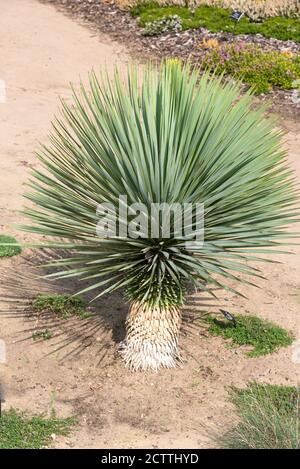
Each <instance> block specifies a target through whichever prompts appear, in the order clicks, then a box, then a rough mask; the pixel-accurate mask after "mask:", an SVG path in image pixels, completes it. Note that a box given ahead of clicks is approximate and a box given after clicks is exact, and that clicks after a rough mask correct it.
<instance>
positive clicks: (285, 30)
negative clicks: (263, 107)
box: [131, 2, 300, 42]
mask: <svg viewBox="0 0 300 469" xmlns="http://www.w3.org/2000/svg"><path fill="white" fill-rule="evenodd" d="M131 13H132V15H133V16H137V17H139V24H140V26H143V27H144V26H145V25H146V23H149V22H151V21H155V20H158V19H161V18H163V17H164V16H166V15H178V16H179V17H180V18H181V19H182V29H183V30H186V29H192V28H200V27H202V28H206V29H209V30H210V31H211V32H218V31H226V32H230V33H233V34H257V33H259V34H262V35H263V36H265V37H274V38H277V39H281V40H283V41H287V40H292V41H296V42H300V21H299V20H298V19H292V18H284V17H279V16H278V17H272V18H267V19H266V20H265V21H263V22H261V23H254V22H251V21H250V20H249V18H247V17H243V18H242V19H241V20H240V21H239V22H238V23H236V22H234V21H233V20H231V19H230V14H231V10H228V9H224V8H215V7H210V6H200V7H198V8H196V10H195V14H194V15H192V14H191V12H190V11H189V9H188V8H186V7H176V6H167V7H161V6H158V5H157V4H156V3H153V2H151V3H147V4H141V5H138V6H136V7H133V8H132V9H131Z"/></svg>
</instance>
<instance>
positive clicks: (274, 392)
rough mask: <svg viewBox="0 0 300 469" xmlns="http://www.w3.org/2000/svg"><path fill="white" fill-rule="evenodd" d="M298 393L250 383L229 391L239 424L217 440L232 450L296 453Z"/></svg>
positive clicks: (299, 441) (299, 444)
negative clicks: (271, 450)
mask: <svg viewBox="0 0 300 469" xmlns="http://www.w3.org/2000/svg"><path fill="white" fill-rule="evenodd" d="M299 398H300V394H299V389H297V388H296V387H287V386H278V385H270V384H267V385H261V384H257V383H253V382H252V383H249V384H248V386H247V388H245V389H237V388H234V387H233V388H231V389H230V400H231V402H232V403H233V404H234V406H235V408H236V412H237V414H238V417H239V419H240V421H239V423H238V424H237V425H236V426H235V427H233V428H232V429H231V430H229V431H228V432H227V433H226V434H225V435H223V436H221V437H219V438H218V442H219V444H221V446H222V447H225V448H231V449H299V448H300V439H299V435H300V418H299V417H300V414H299Z"/></svg>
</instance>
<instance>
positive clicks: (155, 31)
mask: <svg viewBox="0 0 300 469" xmlns="http://www.w3.org/2000/svg"><path fill="white" fill-rule="evenodd" d="M181 29H182V25H181V18H179V16H177V15H169V16H168V15H167V16H164V17H163V18H161V19H160V20H156V21H151V22H149V23H146V25H145V28H144V30H143V34H144V36H157V35H159V34H162V33H165V32H167V31H174V32H178V31H181Z"/></svg>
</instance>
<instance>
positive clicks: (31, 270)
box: [0, 249, 220, 365]
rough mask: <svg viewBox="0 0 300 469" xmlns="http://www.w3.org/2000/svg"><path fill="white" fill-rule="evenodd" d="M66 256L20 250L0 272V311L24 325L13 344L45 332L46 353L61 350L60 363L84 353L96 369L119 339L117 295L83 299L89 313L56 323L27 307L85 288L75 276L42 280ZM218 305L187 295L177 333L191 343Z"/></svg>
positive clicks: (121, 309)
mask: <svg viewBox="0 0 300 469" xmlns="http://www.w3.org/2000/svg"><path fill="white" fill-rule="evenodd" d="M67 255H69V254H68V253H67V252H64V251H60V253H59V254H58V253H57V252H54V251H53V250H51V249H40V250H38V251H37V250H36V251H32V250H24V251H23V252H22V254H21V255H19V256H17V257H15V258H14V259H15V261H14V262H13V263H12V264H11V265H10V266H9V267H7V266H6V268H5V269H2V268H0V282H1V284H0V301H1V311H0V313H1V314H4V315H6V316H8V317H12V318H21V319H22V320H23V322H22V324H25V327H23V328H22V329H21V330H19V331H18V332H17V333H16V340H17V341H27V340H31V341H32V339H33V336H35V337H37V335H38V334H39V333H40V332H41V331H48V333H49V336H50V337H51V338H50V339H48V340H47V342H48V344H49V346H50V349H51V350H50V352H48V353H47V355H48V354H53V353H58V352H61V351H63V352H64V354H63V356H62V359H66V358H67V357H70V356H76V355H79V354H81V353H83V352H84V351H85V350H87V349H90V351H91V353H90V354H92V356H94V357H95V360H96V365H99V364H100V363H101V364H102V365H103V364H104V365H107V364H111V363H112V362H113V361H114V360H115V358H116V355H117V354H118V344H119V343H120V342H122V341H123V340H124V338H125V323H126V315H127V311H128V305H127V304H126V303H125V301H124V298H123V295H122V292H114V293H111V294H109V295H105V296H103V297H101V298H98V299H96V300H95V301H93V299H94V296H95V292H93V291H90V292H88V293H86V294H85V295H83V298H84V301H85V303H86V304H87V308H86V309H87V311H88V313H89V317H88V318H85V319H80V318H78V317H74V316H73V317H70V318H67V319H62V318H60V317H59V316H57V315H56V314H55V313H52V312H50V311H49V312H43V313H38V312H36V311H35V310H34V308H33V306H32V302H33V300H34V299H35V298H36V296H37V295H38V294H69V295H73V294H74V293H76V292H77V291H79V290H82V289H84V288H86V287H88V286H89V283H88V282H87V281H82V280H78V279H76V278H71V279H70V278H66V279H59V280H52V279H49V278H45V275H47V274H49V273H52V272H54V271H55V269H54V268H53V267H47V266H45V264H47V263H49V262H52V261H53V260H54V259H59V258H63V257H66V256H67ZM212 293H214V294H215V292H212ZM219 307H220V304H219V301H218V300H217V299H216V297H215V296H213V295H211V294H210V292H208V293H206V294H205V295H204V294H203V293H202V294H201V293H197V292H195V291H189V292H188V294H187V301H186V304H185V306H184V307H183V310H182V327H181V333H182V335H183V336H185V337H187V338H189V339H191V340H195V339H197V338H199V335H206V329H207V324H206V322H205V320H204V319H205V317H206V316H207V315H208V314H212V313H213V314H217V311H218V308H219ZM43 340H45V339H43V338H42V337H41V338H37V340H34V342H35V343H37V344H38V343H40V342H41V341H43Z"/></svg>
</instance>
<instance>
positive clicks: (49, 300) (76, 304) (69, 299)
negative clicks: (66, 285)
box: [32, 294, 91, 319]
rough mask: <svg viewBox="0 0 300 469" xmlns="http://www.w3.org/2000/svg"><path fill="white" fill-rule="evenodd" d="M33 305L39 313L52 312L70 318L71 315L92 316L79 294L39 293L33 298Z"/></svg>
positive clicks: (82, 317) (84, 317) (83, 317)
mask: <svg viewBox="0 0 300 469" xmlns="http://www.w3.org/2000/svg"><path fill="white" fill-rule="evenodd" d="M32 306H33V309H34V310H35V311H37V312H39V313H44V312H51V313H54V314H57V315H58V316H60V317H61V318H62V319H69V318H70V317H71V316H78V317H79V318H80V319H87V318H89V317H90V316H91V313H89V312H88V311H86V310H85V303H84V301H83V299H82V298H81V297H79V296H76V297H74V296H69V295H57V294H51V295H43V294H39V295H38V296H37V297H36V298H35V299H34V300H33V302H32Z"/></svg>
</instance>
